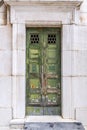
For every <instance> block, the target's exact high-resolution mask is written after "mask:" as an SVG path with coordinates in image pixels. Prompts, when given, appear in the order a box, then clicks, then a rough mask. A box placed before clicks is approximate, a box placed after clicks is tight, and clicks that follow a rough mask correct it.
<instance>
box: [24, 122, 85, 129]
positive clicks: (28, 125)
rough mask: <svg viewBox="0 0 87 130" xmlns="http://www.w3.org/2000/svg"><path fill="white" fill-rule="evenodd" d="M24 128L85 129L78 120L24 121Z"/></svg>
mask: <svg viewBox="0 0 87 130" xmlns="http://www.w3.org/2000/svg"><path fill="white" fill-rule="evenodd" d="M24 130H85V129H84V127H83V126H82V124H81V123H79V122H69V123H66V122H58V123H26V124H25V126H24Z"/></svg>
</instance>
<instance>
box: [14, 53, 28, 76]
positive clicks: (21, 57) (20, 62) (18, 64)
mask: <svg viewBox="0 0 87 130" xmlns="http://www.w3.org/2000/svg"><path fill="white" fill-rule="evenodd" d="M25 66H26V63H25V51H23V50H18V51H17V50H15V51H13V58H12V75H19V76H24V75H25V68H26V67H25Z"/></svg>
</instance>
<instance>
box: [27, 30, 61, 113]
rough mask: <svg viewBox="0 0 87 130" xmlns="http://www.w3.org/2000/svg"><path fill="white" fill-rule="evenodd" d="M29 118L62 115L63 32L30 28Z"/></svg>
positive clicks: (28, 65)
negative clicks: (61, 36)
mask: <svg viewBox="0 0 87 130" xmlns="http://www.w3.org/2000/svg"><path fill="white" fill-rule="evenodd" d="M26 39H27V47H26V114H27V115H60V113H61V88H60V86H61V85H60V78H61V77H60V76H61V71H60V69H61V68H60V64H61V60H60V58H61V57H60V55H61V54H60V29H56V28H51V29H50V28H38V29H36V28H31V29H30V28H27V37H26Z"/></svg>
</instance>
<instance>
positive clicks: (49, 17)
mask: <svg viewBox="0 0 87 130" xmlns="http://www.w3.org/2000/svg"><path fill="white" fill-rule="evenodd" d="M4 1H5V3H6V4H8V5H10V7H11V10H10V11H11V12H10V14H11V15H10V19H11V21H10V22H11V23H28V22H29V23H32V24H33V26H34V24H35V25H36V24H37V23H38V21H39V22H40V21H42V22H44V23H45V24H46V23H50V21H51V23H50V25H51V24H52V25H53V23H54V22H55V23H61V24H72V23H78V22H79V7H80V5H81V3H82V2H83V0H45V1H44V0H35V1H34V0H32V1H31V0H25V1H23V0H19V1H17V0H4ZM31 16H32V17H31ZM38 16H39V17H38ZM33 21H34V22H33ZM52 21H53V22H52ZM31 26H32V25H31Z"/></svg>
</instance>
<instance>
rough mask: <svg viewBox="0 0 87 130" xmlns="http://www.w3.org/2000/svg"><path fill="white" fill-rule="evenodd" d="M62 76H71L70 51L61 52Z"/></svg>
mask: <svg viewBox="0 0 87 130" xmlns="http://www.w3.org/2000/svg"><path fill="white" fill-rule="evenodd" d="M61 67H62V72H61V73H62V75H63V76H71V75H72V70H71V67H72V51H63V52H62V61H61Z"/></svg>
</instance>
